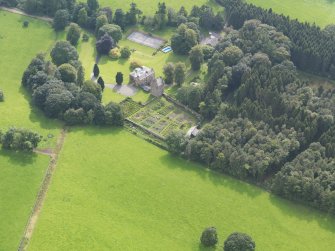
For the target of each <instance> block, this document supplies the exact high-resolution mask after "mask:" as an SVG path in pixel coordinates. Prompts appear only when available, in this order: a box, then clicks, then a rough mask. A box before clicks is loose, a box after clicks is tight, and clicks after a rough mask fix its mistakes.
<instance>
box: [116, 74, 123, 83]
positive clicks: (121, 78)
mask: <svg viewBox="0 0 335 251" xmlns="http://www.w3.org/2000/svg"><path fill="white" fill-rule="evenodd" d="M115 81H116V83H117V84H118V85H122V83H123V74H122V72H118V73H116V76H115Z"/></svg>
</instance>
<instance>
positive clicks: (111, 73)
mask: <svg viewBox="0 0 335 251" xmlns="http://www.w3.org/2000/svg"><path fill="white" fill-rule="evenodd" d="M134 30H143V27H141V26H139V27H136V28H134ZM131 32H132V30H128V31H127V32H125V34H124V35H123V39H122V40H121V41H120V42H119V44H118V45H119V46H120V47H121V48H122V47H125V46H128V47H129V48H130V49H132V50H135V51H134V52H133V53H132V55H131V57H130V58H129V59H121V58H120V59H118V60H113V59H111V58H110V57H109V56H104V57H102V58H101V59H100V61H99V63H98V65H99V68H100V76H102V78H103V79H104V80H105V83H106V84H115V76H116V73H117V72H119V71H120V72H122V73H123V75H124V81H123V84H128V82H129V73H130V72H131V69H130V63H131V62H132V61H136V62H139V63H140V64H142V65H145V66H147V67H150V68H153V69H154V70H155V73H156V77H159V76H163V67H164V65H165V64H167V63H168V62H172V63H176V62H184V63H185V64H186V65H187V67H188V71H189V72H188V74H187V78H186V81H191V80H192V79H193V78H194V77H196V76H197V75H199V76H200V77H201V78H204V72H203V71H201V72H193V71H192V70H191V69H190V62H189V60H188V57H186V56H180V55H176V54H174V53H167V54H165V53H163V52H161V51H160V52H158V53H157V54H156V55H153V53H154V52H155V49H153V48H150V47H147V46H143V45H140V44H137V43H134V42H132V41H130V40H128V39H127V37H128V35H129V34H130V33H131ZM173 32H174V30H173V29H170V28H167V29H164V30H163V31H158V32H154V34H155V35H156V36H160V37H162V38H164V39H166V40H169V38H170V37H171V36H172V34H173ZM78 51H79V54H80V60H81V61H82V63H83V66H84V68H85V75H86V78H89V77H90V75H91V72H92V70H93V66H94V63H95V59H96V56H97V55H96V51H95V39H94V37H92V36H91V37H90V40H89V42H87V43H84V42H81V43H80V44H79V45H78ZM148 97H149V95H147V94H145V93H144V92H143V91H140V92H138V93H137V94H136V95H135V96H133V97H132V98H133V99H134V100H135V101H141V102H145V101H146V100H147V99H148ZM124 99H125V96H122V95H120V94H118V93H116V92H115V91H113V90H111V89H109V88H106V89H105V91H104V95H103V102H104V103H105V104H106V103H108V102H110V101H114V102H120V101H122V100H124Z"/></svg>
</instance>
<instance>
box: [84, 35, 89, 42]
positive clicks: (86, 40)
mask: <svg viewBox="0 0 335 251" xmlns="http://www.w3.org/2000/svg"><path fill="white" fill-rule="evenodd" d="M88 40H90V36H89V35H87V34H86V33H84V35H83V42H88Z"/></svg>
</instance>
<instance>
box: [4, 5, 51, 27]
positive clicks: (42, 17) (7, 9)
mask: <svg viewBox="0 0 335 251" xmlns="http://www.w3.org/2000/svg"><path fill="white" fill-rule="evenodd" d="M0 10H4V11H8V12H11V13H14V14H18V15H22V16H26V17H31V18H35V19H39V20H42V21H46V22H49V23H52V22H53V19H52V18H50V17H46V16H36V15H30V14H28V13H26V12H24V11H22V10H20V9H17V8H7V7H3V6H0Z"/></svg>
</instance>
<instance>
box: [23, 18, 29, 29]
mask: <svg viewBox="0 0 335 251" xmlns="http://www.w3.org/2000/svg"><path fill="white" fill-rule="evenodd" d="M28 26H29V21H27V20H26V21H24V22H23V28H28Z"/></svg>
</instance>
